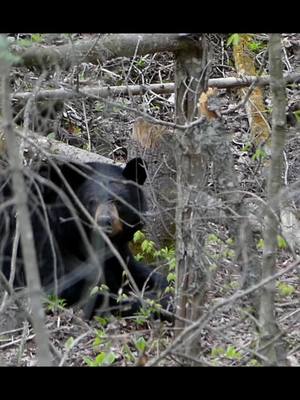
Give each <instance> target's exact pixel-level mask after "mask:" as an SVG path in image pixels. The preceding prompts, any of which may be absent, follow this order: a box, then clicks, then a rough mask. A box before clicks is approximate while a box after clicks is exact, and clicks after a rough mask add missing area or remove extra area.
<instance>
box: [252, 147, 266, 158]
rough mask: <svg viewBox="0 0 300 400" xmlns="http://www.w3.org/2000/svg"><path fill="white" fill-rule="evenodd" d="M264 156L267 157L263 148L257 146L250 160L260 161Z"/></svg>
mask: <svg viewBox="0 0 300 400" xmlns="http://www.w3.org/2000/svg"><path fill="white" fill-rule="evenodd" d="M266 157H267V153H266V152H265V151H264V150H263V149H261V148H258V149H256V151H255V153H254V154H253V156H252V160H253V161H261V160H263V159H265V158H266Z"/></svg>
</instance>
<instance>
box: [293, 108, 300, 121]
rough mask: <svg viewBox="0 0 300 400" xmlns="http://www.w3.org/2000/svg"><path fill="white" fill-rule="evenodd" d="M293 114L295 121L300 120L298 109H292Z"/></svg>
mask: <svg viewBox="0 0 300 400" xmlns="http://www.w3.org/2000/svg"><path fill="white" fill-rule="evenodd" d="M293 114H294V115H295V117H296V120H297V122H300V110H297V111H293Z"/></svg>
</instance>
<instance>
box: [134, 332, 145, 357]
mask: <svg viewBox="0 0 300 400" xmlns="http://www.w3.org/2000/svg"><path fill="white" fill-rule="evenodd" d="M146 346H147V342H146V340H145V339H144V337H143V336H140V337H139V338H138V339H137V340H136V342H135V347H136V348H137V350H139V351H140V352H141V353H144V351H145V349H146Z"/></svg>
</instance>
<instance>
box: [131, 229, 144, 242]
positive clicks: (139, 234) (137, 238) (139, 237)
mask: <svg viewBox="0 0 300 400" xmlns="http://www.w3.org/2000/svg"><path fill="white" fill-rule="evenodd" d="M144 239H145V234H144V233H143V232H142V231H137V232H135V234H134V235H133V243H138V242H141V241H142V240H144Z"/></svg>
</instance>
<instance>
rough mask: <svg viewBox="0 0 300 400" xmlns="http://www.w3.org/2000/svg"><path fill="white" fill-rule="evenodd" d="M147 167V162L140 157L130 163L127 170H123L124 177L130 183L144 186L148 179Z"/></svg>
mask: <svg viewBox="0 0 300 400" xmlns="http://www.w3.org/2000/svg"><path fill="white" fill-rule="evenodd" d="M146 171H147V165H146V162H145V161H144V160H143V159H142V158H140V157H138V158H133V159H132V160H130V161H128V163H127V164H126V166H125V168H124V169H123V176H124V178H126V179H129V180H130V181H134V182H137V183H138V184H139V185H143V184H144V182H145V180H146V178H147V172H146Z"/></svg>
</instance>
